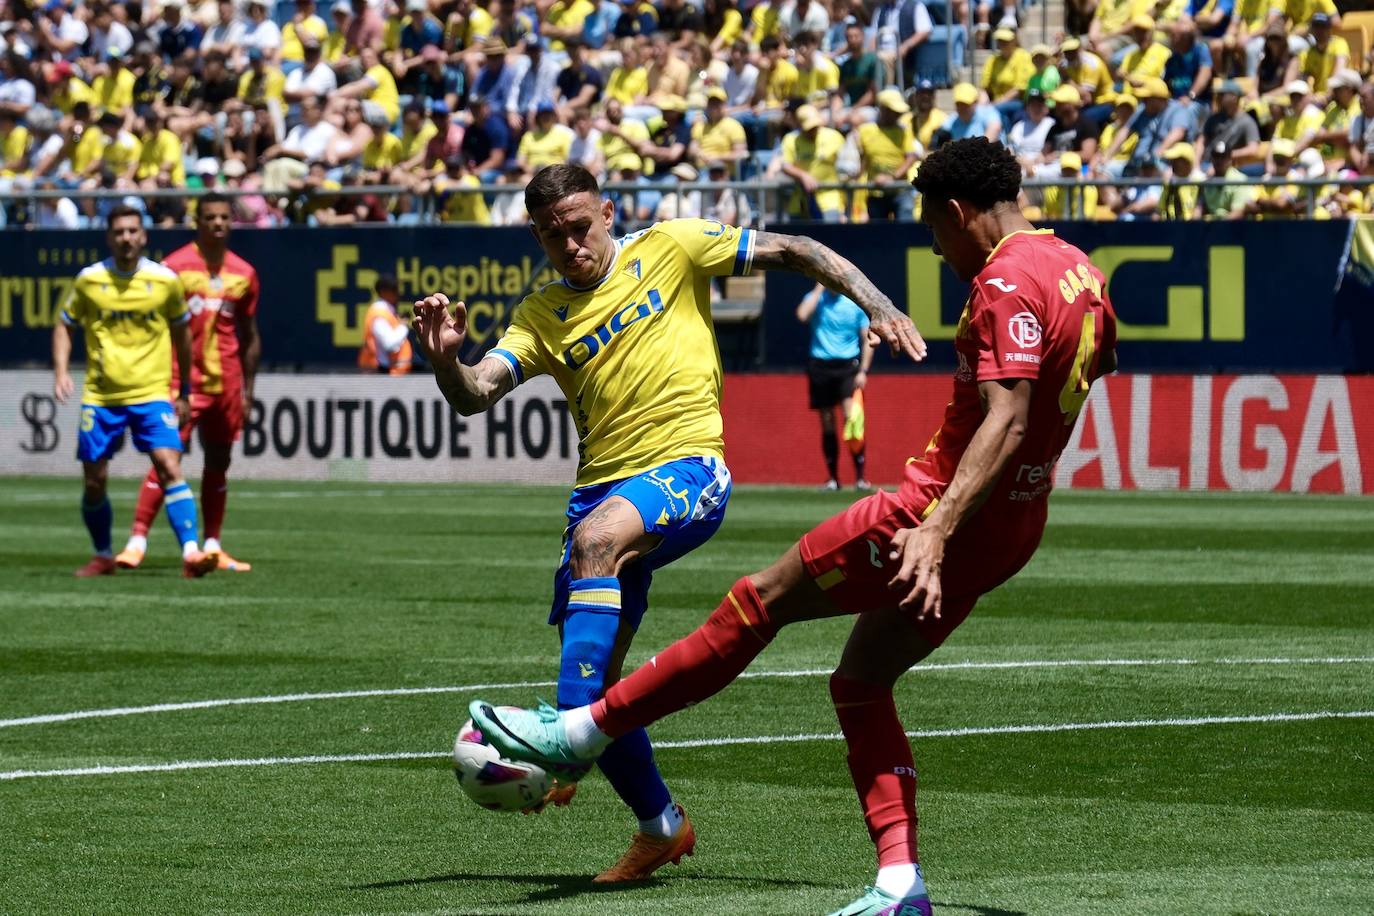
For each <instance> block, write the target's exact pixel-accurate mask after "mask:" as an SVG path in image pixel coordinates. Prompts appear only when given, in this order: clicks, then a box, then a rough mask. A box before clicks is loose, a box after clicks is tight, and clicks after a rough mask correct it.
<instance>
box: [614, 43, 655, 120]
mask: <svg viewBox="0 0 1374 916" xmlns="http://www.w3.org/2000/svg"><path fill="white" fill-rule="evenodd" d="M648 94H649V71H648V70H646V69H645V68H644V66H643V55H642V54H640V52H639V45H638V44H637V43H636V42H635V40H634V39H633V38H626V39H625V40H623V41H622V42H620V66H619V67H616V68H615V69H614V70H612V71H611V75H610V78H609V79H607V80H606V97H607V98H608V99H616V100H618V101H619V102H620V104H621V105H638V104H641V103H643V101H644V99H645V97H646V96H647V95H648Z"/></svg>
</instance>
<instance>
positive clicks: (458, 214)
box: [434, 155, 491, 226]
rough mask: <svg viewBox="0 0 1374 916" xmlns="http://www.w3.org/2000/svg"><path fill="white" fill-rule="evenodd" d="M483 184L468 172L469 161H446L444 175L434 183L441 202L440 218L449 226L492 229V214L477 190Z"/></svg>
mask: <svg viewBox="0 0 1374 916" xmlns="http://www.w3.org/2000/svg"><path fill="white" fill-rule="evenodd" d="M481 186H482V183H481V182H480V181H478V180H477V176H476V175H473V174H472V173H471V172H469V171H468V163H467V159H465V158H464V157H463V156H461V155H459V156H450V157H449V158H448V159H446V160H444V174H442V175H440V176H439V177H438V178H435V179H434V194H435V197H437V198H438V201H437V202H438V207H439V218H440V219H441V220H442V221H443V222H446V223H469V224H472V225H475V226H490V225H491V212H490V211H489V210H488V209H487V202H486V200H485V199H484V198H483V197H482V192H481V191H478V190H475V189H476V188H480V187H481Z"/></svg>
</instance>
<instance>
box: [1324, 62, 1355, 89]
mask: <svg viewBox="0 0 1374 916" xmlns="http://www.w3.org/2000/svg"><path fill="white" fill-rule="evenodd" d="M1361 82H1363V81H1362V80H1361V79H1360V71H1358V70H1352V69H1351V68H1349V67H1342V68H1341V69H1339V70H1337V71H1336V72H1335V73H1333V74H1331V77H1330V78H1329V79H1328V80H1327V81H1326V86H1327V88H1328V89H1359V88H1360V83H1361Z"/></svg>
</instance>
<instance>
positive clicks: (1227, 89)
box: [1217, 80, 1245, 95]
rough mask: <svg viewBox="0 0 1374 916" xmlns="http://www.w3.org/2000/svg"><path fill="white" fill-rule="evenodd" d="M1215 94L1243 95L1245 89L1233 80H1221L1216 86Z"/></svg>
mask: <svg viewBox="0 0 1374 916" xmlns="http://www.w3.org/2000/svg"><path fill="white" fill-rule="evenodd" d="M1217 95H1245V90H1244V89H1242V88H1241V86H1240V83H1238V82H1236V81H1235V80H1222V81H1221V85H1220V86H1218V87H1217Z"/></svg>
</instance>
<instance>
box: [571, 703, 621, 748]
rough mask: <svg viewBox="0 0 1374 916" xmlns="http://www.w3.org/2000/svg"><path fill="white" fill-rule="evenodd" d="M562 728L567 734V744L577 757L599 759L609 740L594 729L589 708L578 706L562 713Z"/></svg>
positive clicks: (608, 744)
mask: <svg viewBox="0 0 1374 916" xmlns="http://www.w3.org/2000/svg"><path fill="white" fill-rule="evenodd" d="M563 728H564V729H566V730H567V732H568V744H569V745H571V747H572V749H573V752H574V753H576V754H577V755H578V756H579V757H600V756H601V752H602V751H604V750H605V749H606V748H607V747H609V746H610V744H611V739H610V738H609V737H608V736H607V735H606V733H605V732H603V731H602V730H601V729H599V728H597V727H596V720H595V719H593V718H592V708H591V707H590V706H579V707H577V708H576V709H569V710H568V711H567V712H565V713H563Z"/></svg>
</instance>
